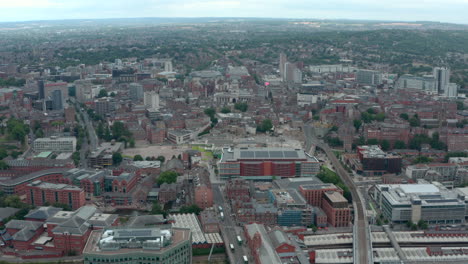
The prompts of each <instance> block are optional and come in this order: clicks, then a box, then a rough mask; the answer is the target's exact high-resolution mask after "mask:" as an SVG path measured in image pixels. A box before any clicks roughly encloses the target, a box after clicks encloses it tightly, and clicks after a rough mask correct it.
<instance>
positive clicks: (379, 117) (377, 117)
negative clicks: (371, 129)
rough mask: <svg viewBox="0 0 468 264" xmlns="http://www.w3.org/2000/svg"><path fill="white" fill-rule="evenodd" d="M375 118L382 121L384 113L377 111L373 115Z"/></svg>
mask: <svg viewBox="0 0 468 264" xmlns="http://www.w3.org/2000/svg"><path fill="white" fill-rule="evenodd" d="M375 120H376V121H379V122H383V121H384V120H385V114H384V113H382V112H381V113H378V114H376V115H375Z"/></svg>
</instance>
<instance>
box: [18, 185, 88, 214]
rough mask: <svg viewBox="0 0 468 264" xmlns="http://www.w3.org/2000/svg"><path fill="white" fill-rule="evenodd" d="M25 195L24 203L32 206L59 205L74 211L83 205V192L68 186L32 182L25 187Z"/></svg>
mask: <svg viewBox="0 0 468 264" xmlns="http://www.w3.org/2000/svg"><path fill="white" fill-rule="evenodd" d="M26 195H27V199H26V201H27V202H28V204H30V205H33V206H42V205H46V204H55V203H60V204H66V205H68V206H70V208H71V209H74V210H76V209H78V208H80V207H82V206H83V205H84V204H85V193H84V191H83V190H82V189H80V188H79V187H76V186H73V185H68V184H58V183H49V182H43V181H40V180H37V181H33V182H31V183H30V184H28V185H27V187H26Z"/></svg>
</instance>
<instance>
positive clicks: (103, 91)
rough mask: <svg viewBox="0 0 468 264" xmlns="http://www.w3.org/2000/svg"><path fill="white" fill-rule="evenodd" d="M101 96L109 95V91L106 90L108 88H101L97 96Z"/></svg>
mask: <svg viewBox="0 0 468 264" xmlns="http://www.w3.org/2000/svg"><path fill="white" fill-rule="evenodd" d="M101 97H107V91H106V89H101V90H100V91H99V94H98V96H97V98H101Z"/></svg>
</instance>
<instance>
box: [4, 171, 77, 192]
mask: <svg viewBox="0 0 468 264" xmlns="http://www.w3.org/2000/svg"><path fill="white" fill-rule="evenodd" d="M24 170H25V171H28V168H24ZM68 170H69V169H68V168H59V169H48V170H41V171H34V172H32V173H29V174H28V173H27V172H26V173H24V174H23V173H21V174H20V175H18V176H13V177H11V178H9V179H6V180H3V181H1V182H0V189H1V190H2V191H3V192H4V193H5V194H7V195H12V194H16V195H20V196H21V195H25V194H26V189H27V188H26V187H27V185H28V184H29V183H31V182H33V181H37V180H40V181H44V182H52V183H67V184H69V183H70V181H69V180H68V179H65V178H64V177H63V173H64V172H65V171H68Z"/></svg>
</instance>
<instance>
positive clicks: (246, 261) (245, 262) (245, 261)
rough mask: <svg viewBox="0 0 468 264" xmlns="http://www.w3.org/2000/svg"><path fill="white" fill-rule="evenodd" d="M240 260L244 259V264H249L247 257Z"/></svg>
mask: <svg viewBox="0 0 468 264" xmlns="http://www.w3.org/2000/svg"><path fill="white" fill-rule="evenodd" d="M242 258H243V259H244V264H247V263H249V259H248V258H247V256H243V257H242Z"/></svg>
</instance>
